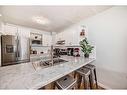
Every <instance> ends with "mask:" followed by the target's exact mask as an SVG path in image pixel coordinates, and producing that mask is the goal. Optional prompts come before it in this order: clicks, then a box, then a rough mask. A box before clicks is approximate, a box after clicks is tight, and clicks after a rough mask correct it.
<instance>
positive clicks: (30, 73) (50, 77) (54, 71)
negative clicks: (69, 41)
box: [0, 56, 95, 89]
mask: <svg viewBox="0 0 127 95" xmlns="http://www.w3.org/2000/svg"><path fill="white" fill-rule="evenodd" d="M61 59H64V60H66V61H68V62H65V63H62V64H59V65H55V66H51V67H47V68H38V69H36V70H35V69H34V67H33V65H32V62H29V63H24V64H18V65H13V66H5V67H0V89H39V88H41V87H43V86H45V85H47V84H50V83H52V82H53V81H56V80H57V79H59V78H61V77H63V76H65V75H67V74H69V73H71V72H73V71H75V70H77V69H79V68H81V67H83V66H84V65H86V64H89V63H92V62H93V61H94V60H95V58H84V57H72V56H70V57H68V56H62V57H61Z"/></svg>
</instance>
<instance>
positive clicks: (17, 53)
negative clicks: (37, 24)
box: [1, 35, 30, 66]
mask: <svg viewBox="0 0 127 95" xmlns="http://www.w3.org/2000/svg"><path fill="white" fill-rule="evenodd" d="M1 57H2V66H6V65H13V64H18V63H24V62H29V61H30V40H29V38H26V37H24V36H13V35H2V36H1Z"/></svg>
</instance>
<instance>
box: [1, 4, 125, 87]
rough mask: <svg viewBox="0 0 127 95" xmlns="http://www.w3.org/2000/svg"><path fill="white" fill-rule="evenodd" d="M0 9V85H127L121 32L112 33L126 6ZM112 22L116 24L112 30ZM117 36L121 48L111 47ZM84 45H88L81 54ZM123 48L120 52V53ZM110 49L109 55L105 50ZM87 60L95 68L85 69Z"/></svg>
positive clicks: (113, 24) (123, 17)
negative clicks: (87, 48)
mask: <svg viewBox="0 0 127 95" xmlns="http://www.w3.org/2000/svg"><path fill="white" fill-rule="evenodd" d="M0 9H1V16H0V20H1V22H0V34H1V47H0V48H1V49H0V50H1V51H0V52H1V62H0V63H1V65H0V66H1V67H0V89H126V88H127V86H126V85H127V82H126V81H127V78H126V77H127V76H126V75H127V74H126V69H125V67H124V66H126V64H125V62H126V61H125V56H124V53H123V52H124V50H125V49H124V48H123V47H122V46H123V45H124V43H123V41H124V40H125V39H124V38H125V36H124V35H122V34H120V33H116V34H115V35H116V36H113V37H111V35H114V31H122V32H124V29H125V27H126V23H125V22H123V21H125V20H126V18H125V16H126V15H127V13H126V9H127V7H126V6H123V7H120V6H115V7H114V6H81V7H77V6H57V7H54V6H0ZM61 10H62V11H61ZM70 11H72V13H70ZM24 12H26V13H29V14H24ZM58 14H63V15H62V16H61V15H58ZM78 14H81V15H78ZM116 15H117V16H116ZM49 19H50V20H49ZM106 19H108V20H106ZM116 19H117V20H118V21H119V22H120V23H121V24H120V23H116V22H115V21H116ZM111 20H112V21H111ZM54 23H55V24H54ZM102 23H103V24H104V25H102ZM123 23H124V24H123ZM116 26H118V27H119V28H117V29H115V27H116ZM122 29H123V30H122ZM94 31H96V33H95V32H94ZM101 31H104V32H101ZM108 31H110V32H108ZM108 33H109V34H108ZM124 33H125V32H124ZM104 34H105V35H106V36H108V37H109V39H106V36H105V35H104ZM103 38H105V39H103ZM118 38H119V40H120V41H121V42H120V41H118V40H117V44H118V45H119V46H118V48H116V50H115V49H114V47H115V46H117V44H116V41H115V40H116V39H118ZM102 39H103V40H102ZM111 39H112V41H110V40H111ZM101 40H102V41H104V42H105V44H104V43H103V42H101ZM107 41H108V42H107ZM81 42H82V43H83V44H82V43H81ZM84 43H85V45H87V46H88V47H89V49H90V51H89V50H88V51H89V52H88V51H87V52H88V54H89V55H86V56H85V57H84V52H83V50H84V48H83V47H82V46H84ZM108 43H109V44H108ZM112 43H114V44H115V45H113V44H112ZM107 45H110V46H112V47H111V48H108V47H106V46H107ZM120 46H121V47H120ZM124 46H125V45H124ZM125 47H126V46H125ZM121 48H123V51H122V53H121V52H118V51H119V49H121ZM82 49H83V50H82ZM110 49H112V52H113V53H112V54H110V53H109V52H107V51H106V50H110ZM104 50H105V51H104ZM113 50H114V51H113ZM116 51H117V52H118V53H119V55H122V56H123V58H120V57H119V55H118V54H117V53H116ZM110 52H111V51H110ZM102 53H103V54H102ZM104 54H105V55H104ZM116 55H117V56H116ZM113 58H114V59H113ZM115 58H119V59H115ZM115 60H117V61H115ZM123 60H124V61H123ZM103 61H105V62H106V61H107V63H105V62H103ZM121 62H122V63H123V64H121V65H120V64H119V63H121ZM111 63H112V64H111ZM113 63H114V64H113ZM115 63H117V64H116V65H115ZM89 64H91V66H93V68H94V70H96V72H94V73H93V71H92V70H90V69H89V70H88V67H87V66H88V65H89ZM106 64H107V65H106ZM85 66H86V67H87V68H86V67H85ZM113 66H114V67H115V68H112V67H113ZM83 67H84V68H85V69H83V70H84V71H83V72H82V68H83ZM82 73H83V74H82ZM84 76H85V77H84ZM112 76H114V77H115V78H116V79H112ZM109 79H110V80H109ZM66 82H67V83H66ZM119 82H120V83H119ZM72 84H73V85H72Z"/></svg>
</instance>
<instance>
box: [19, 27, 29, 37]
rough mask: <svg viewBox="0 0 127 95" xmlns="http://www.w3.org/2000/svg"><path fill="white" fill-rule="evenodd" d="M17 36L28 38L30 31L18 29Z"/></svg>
mask: <svg viewBox="0 0 127 95" xmlns="http://www.w3.org/2000/svg"><path fill="white" fill-rule="evenodd" d="M18 34H19V36H23V37H26V38H30V29H28V28H24V27H18Z"/></svg>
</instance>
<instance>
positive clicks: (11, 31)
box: [4, 24, 18, 35]
mask: <svg viewBox="0 0 127 95" xmlns="http://www.w3.org/2000/svg"><path fill="white" fill-rule="evenodd" d="M17 32H18V28H17V27H16V26H13V25H8V24H5V25H4V34H5V35H16V34H17Z"/></svg>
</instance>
